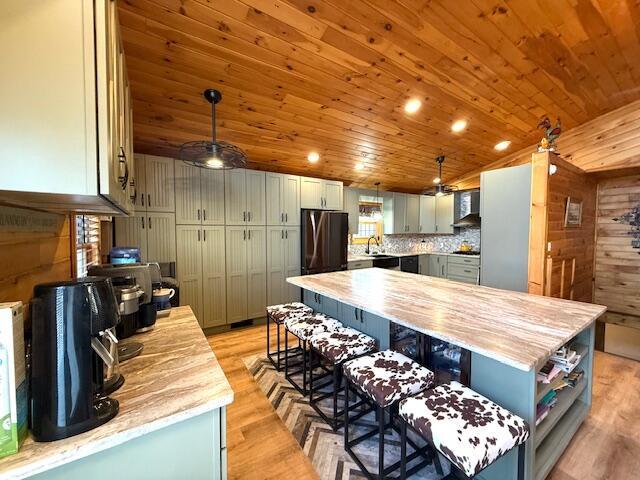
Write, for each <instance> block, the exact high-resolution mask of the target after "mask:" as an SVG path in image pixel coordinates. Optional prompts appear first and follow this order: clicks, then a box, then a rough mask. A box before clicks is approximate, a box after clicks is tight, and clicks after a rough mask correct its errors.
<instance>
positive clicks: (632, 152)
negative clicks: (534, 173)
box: [447, 101, 640, 189]
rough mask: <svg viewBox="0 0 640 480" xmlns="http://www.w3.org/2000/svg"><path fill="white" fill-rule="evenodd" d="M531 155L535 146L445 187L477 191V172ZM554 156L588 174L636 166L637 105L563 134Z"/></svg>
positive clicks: (639, 145)
mask: <svg viewBox="0 0 640 480" xmlns="http://www.w3.org/2000/svg"><path fill="white" fill-rule="evenodd" d="M553 120H554V122H555V119H553ZM540 135H541V137H542V132H540ZM535 151H536V146H535V145H531V146H530V147H527V148H524V149H522V150H519V151H517V152H515V153H512V154H510V155H507V156H505V157H503V158H501V159H499V160H496V161H495V162H493V163H490V164H488V165H486V166H484V167H482V168H481V169H477V170H473V171H471V172H469V173H467V174H465V175H463V176H461V177H458V178H456V179H453V180H451V181H447V183H452V184H453V185H457V186H458V188H460V189H468V188H477V187H479V186H480V172H482V171H486V170H493V169H496V168H503V167H512V166H515V165H523V164H525V163H527V162H529V161H530V160H531V154H532V153H533V152H535ZM558 152H559V153H560V155H561V156H562V158H563V159H565V160H567V161H569V162H570V163H572V164H573V165H576V166H578V167H580V168H581V169H582V170H584V171H585V172H589V173H590V172H601V171H608V170H616V169H622V168H633V167H638V166H640V101H635V102H632V103H630V104H628V105H625V106H624V107H622V108H619V109H617V110H614V111H613V112H610V113H607V114H605V115H601V116H600V117H598V118H596V119H594V120H592V121H590V122H587V123H585V124H583V125H580V126H578V127H575V128H572V129H571V130H569V131H567V132H565V133H563V134H562V136H561V137H560V138H559V139H558Z"/></svg>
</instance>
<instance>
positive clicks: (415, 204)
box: [406, 195, 420, 233]
mask: <svg viewBox="0 0 640 480" xmlns="http://www.w3.org/2000/svg"><path fill="white" fill-rule="evenodd" d="M406 223H407V233H418V231H419V229H420V196H419V195H407V219H406Z"/></svg>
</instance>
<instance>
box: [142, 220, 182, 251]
mask: <svg viewBox="0 0 640 480" xmlns="http://www.w3.org/2000/svg"><path fill="white" fill-rule="evenodd" d="M146 261H147V262H175V261H176V218H175V215H174V214H173V213H153V212H151V213H147V260H146Z"/></svg>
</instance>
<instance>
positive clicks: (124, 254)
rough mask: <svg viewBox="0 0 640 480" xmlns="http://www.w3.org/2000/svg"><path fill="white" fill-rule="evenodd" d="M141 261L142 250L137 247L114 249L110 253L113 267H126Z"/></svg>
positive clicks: (110, 261)
mask: <svg viewBox="0 0 640 480" xmlns="http://www.w3.org/2000/svg"><path fill="white" fill-rule="evenodd" d="M141 261H142V257H141V255H140V249H139V248H136V247H113V248H112V249H111V250H110V251H109V263H111V264H113V265H123V264H124V265H126V264H131V263H140V262H141Z"/></svg>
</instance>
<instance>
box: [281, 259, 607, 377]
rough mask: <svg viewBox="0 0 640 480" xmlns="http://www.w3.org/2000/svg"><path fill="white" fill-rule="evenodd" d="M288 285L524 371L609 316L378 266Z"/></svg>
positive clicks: (588, 307) (585, 306)
mask: <svg viewBox="0 0 640 480" xmlns="http://www.w3.org/2000/svg"><path fill="white" fill-rule="evenodd" d="M287 281H288V282H289V283H292V284H293V285H296V286H298V287H301V288H304V289H306V290H309V291H311V292H315V293H318V294H320V295H323V296H326V297H329V298H333V299H335V300H337V301H338V302H341V303H345V304H348V305H350V306H353V307H356V308H359V309H361V310H364V311H366V312H369V313H372V314H374V315H378V316H380V317H383V318H386V319H389V320H391V321H393V322H395V323H398V324H400V325H403V326H405V327H408V328H412V329H414V330H416V331H419V332H422V333H425V334H427V335H431V336H433V337H436V338H438V339H440V340H444V341H446V342H451V343H454V344H456V345H459V346H461V347H464V348H466V349H468V350H471V351H473V352H476V353H479V354H481V355H484V356H487V357H490V358H493V359H495V360H498V361H500V362H502V363H505V364H507V365H510V366H512V367H515V368H518V369H520V370H524V371H530V370H533V369H534V368H536V367H537V366H538V364H540V363H541V362H542V361H544V360H545V359H546V358H548V356H549V355H551V354H552V353H553V352H555V351H556V350H557V349H558V348H560V347H561V346H562V345H564V344H565V343H566V342H568V341H569V340H570V339H571V338H573V337H574V336H575V335H576V334H578V333H579V332H581V331H583V330H584V329H586V328H587V327H589V326H590V325H591V324H592V323H593V322H595V320H596V319H597V318H598V317H600V316H601V315H602V314H603V313H604V312H605V311H606V307H604V306H602V305H594V304H590V303H580V302H573V301H570V300H562V299H558V298H551V297H543V296H539V295H530V294H528V293H521V292H512V291H508V290H499V289H497V288H490V287H483V286H479V285H470V284H466V283H461V282H455V281H451V280H446V279H443V278H435V277H429V276H426V275H416V274H413V273H406V272H400V271H397V270H387V269H381V268H365V269H360V270H345V271H340V272H331V273H321V274H318V275H306V276H301V277H290V278H288V279H287Z"/></svg>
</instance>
